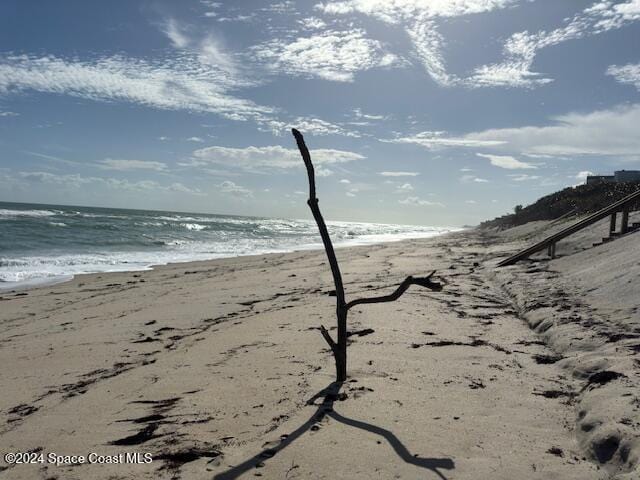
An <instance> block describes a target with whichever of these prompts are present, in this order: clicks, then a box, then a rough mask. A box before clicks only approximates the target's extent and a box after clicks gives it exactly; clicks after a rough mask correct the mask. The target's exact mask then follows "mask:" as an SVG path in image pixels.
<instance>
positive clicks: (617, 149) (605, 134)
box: [465, 104, 640, 160]
mask: <svg viewBox="0 0 640 480" xmlns="http://www.w3.org/2000/svg"><path fill="white" fill-rule="evenodd" d="M637 125H640V104H634V105H625V106H620V107H615V108H612V109H608V110H598V111H595V112H591V113H569V114H566V115H560V116H557V117H553V118H552V119H551V122H550V124H549V125H546V126H535V127H534V126H525V127H518V128H500V129H490V130H485V131H482V132H477V133H470V134H467V135H465V138H467V139H469V140H477V141H480V142H485V141H488V142H499V143H500V144H501V145H502V147H503V148H504V149H505V150H508V151H511V152H517V153H519V154H526V155H529V156H531V155H537V156H540V155H547V156H552V157H553V156H565V155H566V156H572V155H607V156H617V157H619V158H620V159H622V160H624V159H625V157H629V159H631V160H635V159H637V156H638V152H640V136H639V135H638V127H637Z"/></svg>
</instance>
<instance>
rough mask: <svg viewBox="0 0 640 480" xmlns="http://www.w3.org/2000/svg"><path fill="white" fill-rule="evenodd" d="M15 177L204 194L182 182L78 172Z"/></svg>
mask: <svg viewBox="0 0 640 480" xmlns="http://www.w3.org/2000/svg"><path fill="white" fill-rule="evenodd" d="M17 177H18V178H19V179H22V180H24V181H27V182H31V183H43V184H53V185H57V186H60V187H65V188H73V189H81V188H87V187H88V186H91V185H93V186H96V187H106V188H108V189H110V190H126V191H139V192H140V191H158V192H178V193H187V194H190V195H197V196H201V195H204V193H203V192H202V191H200V189H198V188H192V187H188V186H186V185H184V184H182V183H178V182H176V183H172V184H168V185H163V184H160V183H158V182H156V181H153V180H140V181H137V182H132V181H130V180H126V179H119V178H111V177H106V178H105V177H86V176H83V175H80V174H66V175H58V174H53V173H49V172H37V171H36V172H18V173H17Z"/></svg>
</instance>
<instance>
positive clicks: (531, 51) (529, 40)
mask: <svg viewBox="0 0 640 480" xmlns="http://www.w3.org/2000/svg"><path fill="white" fill-rule="evenodd" d="M639 19H640V2H638V0H628V1H627V2H624V3H617V4H614V2H613V1H610V0H605V1H600V2H596V3H595V4H593V5H592V6H591V7H588V8H586V9H585V10H584V11H582V12H580V13H578V14H576V15H574V16H573V17H572V18H569V19H566V20H565V21H566V25H563V26H561V27H558V28H556V29H553V30H550V31H546V30H540V31H538V32H536V33H529V32H527V31H525V32H518V33H514V34H513V35H512V36H511V37H510V38H509V39H508V40H507V41H506V42H505V44H504V56H505V58H504V60H503V61H502V62H500V63H495V64H489V65H483V66H481V67H477V68H476V69H475V72H474V74H473V75H472V76H471V77H469V78H467V79H466V80H465V83H466V84H467V85H469V86H472V87H487V86H488V87H498V86H501V87H505V86H506V87H528V88H530V87H535V86H539V85H544V84H546V83H550V82H552V81H553V79H551V78H548V77H544V76H542V74H540V73H537V72H533V71H532V68H533V63H534V60H535V57H536V55H537V54H538V52H539V51H540V50H542V49H544V48H547V47H550V46H554V45H558V44H560V43H563V42H566V41H569V40H576V39H580V38H584V37H587V36H591V35H597V34H599V33H603V32H607V31H610V30H613V29H617V28H621V27H623V26H625V25H627V24H629V23H631V22H633V21H636V20H639Z"/></svg>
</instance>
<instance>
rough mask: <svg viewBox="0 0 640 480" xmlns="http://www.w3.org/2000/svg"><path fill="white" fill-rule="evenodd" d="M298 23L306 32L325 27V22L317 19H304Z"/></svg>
mask: <svg viewBox="0 0 640 480" xmlns="http://www.w3.org/2000/svg"><path fill="white" fill-rule="evenodd" d="M298 23H299V24H300V25H301V26H302V28H304V29H306V30H321V29H323V28H326V26H327V24H326V23H325V21H324V20H322V19H321V18H318V17H306V18H303V19H301V20H298Z"/></svg>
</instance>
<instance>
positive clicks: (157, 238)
mask: <svg viewBox="0 0 640 480" xmlns="http://www.w3.org/2000/svg"><path fill="white" fill-rule="evenodd" d="M327 227H328V229H329V232H330V234H331V237H332V239H333V242H334V245H336V247H340V246H350V245H364V244H371V243H380V242H389V241H395V240H402V239H407V238H425V237H432V236H435V235H439V234H442V233H446V232H448V231H452V230H458V229H457V228H445V227H428V226H423V227H421V226H414V225H385V224H377V223H357V222H332V221H329V222H327ZM314 248H322V243H321V240H320V236H319V235H318V232H317V227H316V225H315V223H314V221H313V219H311V218H310V219H308V220H306V219H305V220H289V219H281V218H259V217H240V216H232V215H213V214H202V213H184V212H168V211H167V212H164V211H149V210H125V209H116V208H95V207H72V206H61V205H40V204H37V205H36V204H25V203H5V202H0V289H2V290H6V289H11V288H15V287H17V286H23V285H36V284H38V283H50V282H55V281H63V280H67V279H70V278H73V276H74V275H77V274H81V273H96V272H115V271H133V270H148V269H150V268H151V267H152V266H153V265H164V264H167V263H175V262H189V261H195V260H210V259H215V258H223V257H235V256H240V255H255V254H264V253H274V252H289V251H294V250H305V249H314Z"/></svg>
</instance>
